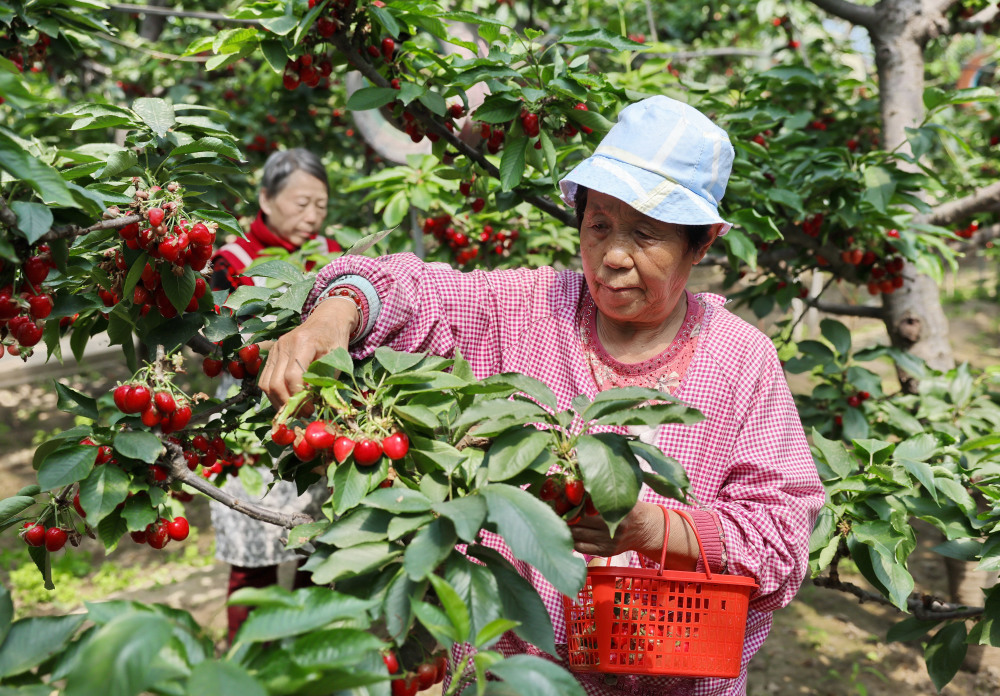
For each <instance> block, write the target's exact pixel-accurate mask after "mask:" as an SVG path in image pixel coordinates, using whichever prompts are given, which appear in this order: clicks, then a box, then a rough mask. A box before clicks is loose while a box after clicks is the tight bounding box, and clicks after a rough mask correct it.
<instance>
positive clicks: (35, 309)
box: [28, 293, 52, 319]
mask: <svg viewBox="0 0 1000 696" xmlns="http://www.w3.org/2000/svg"><path fill="white" fill-rule="evenodd" d="M28 312H29V313H30V314H31V317H32V318H33V319H44V318H45V317H47V316H49V315H50V314H52V296H51V295H49V294H47V293H42V294H41V295H32V296H31V297H29V298H28Z"/></svg>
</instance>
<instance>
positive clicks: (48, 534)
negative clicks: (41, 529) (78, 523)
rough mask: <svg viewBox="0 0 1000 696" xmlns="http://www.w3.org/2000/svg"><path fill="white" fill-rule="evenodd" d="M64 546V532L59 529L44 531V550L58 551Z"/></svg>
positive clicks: (51, 528)
mask: <svg viewBox="0 0 1000 696" xmlns="http://www.w3.org/2000/svg"><path fill="white" fill-rule="evenodd" d="M65 545H66V532H65V530H62V529H59V527H50V528H49V529H47V530H45V548H46V549H47V550H48V551H58V550H59V549H61V548H62V547H63V546H65Z"/></svg>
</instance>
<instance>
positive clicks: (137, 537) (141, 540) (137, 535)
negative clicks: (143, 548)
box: [129, 530, 146, 544]
mask: <svg viewBox="0 0 1000 696" xmlns="http://www.w3.org/2000/svg"><path fill="white" fill-rule="evenodd" d="M129 536H130V537H132V541H134V542H135V543H137V544H145V543H146V532H144V531H142V530H139V531H138V532H129Z"/></svg>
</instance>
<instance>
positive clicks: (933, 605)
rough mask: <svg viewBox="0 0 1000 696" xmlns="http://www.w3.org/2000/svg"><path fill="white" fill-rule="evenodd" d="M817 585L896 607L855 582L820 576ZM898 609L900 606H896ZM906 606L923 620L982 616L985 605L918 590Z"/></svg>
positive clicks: (862, 601) (861, 599) (816, 581)
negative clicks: (944, 598)
mask: <svg viewBox="0 0 1000 696" xmlns="http://www.w3.org/2000/svg"><path fill="white" fill-rule="evenodd" d="M813 584H814V585H816V587H825V588H827V589H831V590H838V591H840V592H846V593H847V594H852V595H854V596H855V597H857V598H858V599H859V600H860V602H861V603H862V604H863V603H865V602H875V603H877V604H883V605H885V606H890V607H895V606H896V605H894V604H893V603H892V602H890V601H889V600H888V599H886V598H885V597H883V596H882V595H880V594H879V593H877V592H871V591H869V590H865V589H864V588H861V587H858V586H857V585H855V584H854V583H851V582H844V581H843V580H839V579H837V578H832V577H825V576H820V577H818V578H813ZM896 608H897V609H898V607H896ZM906 608H907V609H909V610H910V611H911V612H913V615H914V616H915V617H916V618H917V619H920V620H921V621H926V620H934V621H946V620H948V619H970V618H975V617H977V616H982V614H983V611H984V608H983V607H967V606H965V605H964V604H950V603H948V602H943V601H941V600H939V599H937V598H936V597H933V596H931V595H926V594H920V593H918V592H914V593H912V594H911V595H910V596H909V597H908V598H907V600H906Z"/></svg>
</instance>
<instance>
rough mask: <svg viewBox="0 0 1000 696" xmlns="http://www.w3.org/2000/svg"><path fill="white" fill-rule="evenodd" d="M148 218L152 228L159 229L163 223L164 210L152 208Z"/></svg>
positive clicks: (148, 212)
mask: <svg viewBox="0 0 1000 696" xmlns="http://www.w3.org/2000/svg"><path fill="white" fill-rule="evenodd" d="M146 218H147V219H148V220H149V224H150V226H151V227H159V226H160V224H161V223H162V222H163V209H162V208H150V209H149V210H148V211H147V212H146Z"/></svg>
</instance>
